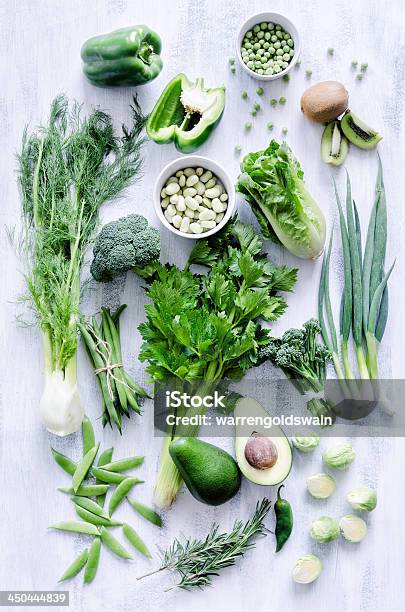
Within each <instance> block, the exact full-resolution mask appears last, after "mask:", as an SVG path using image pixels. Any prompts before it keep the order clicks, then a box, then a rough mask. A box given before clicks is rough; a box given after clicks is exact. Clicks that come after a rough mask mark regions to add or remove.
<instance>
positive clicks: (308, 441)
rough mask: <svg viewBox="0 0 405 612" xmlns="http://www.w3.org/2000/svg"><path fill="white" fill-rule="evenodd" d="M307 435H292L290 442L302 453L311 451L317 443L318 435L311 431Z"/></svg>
mask: <svg viewBox="0 0 405 612" xmlns="http://www.w3.org/2000/svg"><path fill="white" fill-rule="evenodd" d="M308 434H309V435H308V436H293V437H292V438H291V442H292V443H293V445H294V446H295V448H296V449H297V450H299V451H301V452H302V453H311V452H312V451H313V450H315V449H316V447H317V446H318V444H319V436H318V435H317V434H316V433H315V432H313V431H311V432H308Z"/></svg>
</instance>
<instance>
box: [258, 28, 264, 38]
mask: <svg viewBox="0 0 405 612" xmlns="http://www.w3.org/2000/svg"><path fill="white" fill-rule="evenodd" d="M257 38H258V39H259V40H260V39H261V38H264V32H262V31H261V30H260V32H258V33H257Z"/></svg>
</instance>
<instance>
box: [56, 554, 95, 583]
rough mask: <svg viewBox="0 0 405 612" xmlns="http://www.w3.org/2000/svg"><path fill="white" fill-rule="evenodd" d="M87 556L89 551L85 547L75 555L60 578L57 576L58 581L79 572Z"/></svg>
mask: <svg viewBox="0 0 405 612" xmlns="http://www.w3.org/2000/svg"><path fill="white" fill-rule="evenodd" d="M88 556H89V551H88V549H87V548H85V549H84V551H83V552H82V553H81V554H80V555H79V556H78V557H76V559H75V560H74V561H73V563H71V564H70V565H69V567H68V568H67V570H66V572H65V573H64V574H63V576H62V577H61V578H59V580H58V582H63V581H64V580H69V579H70V578H74V577H75V576H77V574H78V573H79V572H80V570H81V569H82V568H83V567H84V566H85V565H86V563H87V559H88Z"/></svg>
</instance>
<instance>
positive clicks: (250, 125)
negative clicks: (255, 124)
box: [245, 121, 252, 130]
mask: <svg viewBox="0 0 405 612" xmlns="http://www.w3.org/2000/svg"><path fill="white" fill-rule="evenodd" d="M251 129H252V124H251V123H250V122H249V121H248V122H247V123H245V130H251Z"/></svg>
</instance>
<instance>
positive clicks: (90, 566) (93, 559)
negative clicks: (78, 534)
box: [84, 537, 101, 583]
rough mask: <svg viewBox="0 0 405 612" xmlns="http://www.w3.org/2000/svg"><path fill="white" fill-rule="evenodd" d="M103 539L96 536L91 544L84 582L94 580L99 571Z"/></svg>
mask: <svg viewBox="0 0 405 612" xmlns="http://www.w3.org/2000/svg"><path fill="white" fill-rule="evenodd" d="M100 550H101V539H100V538H99V537H97V538H94V540H93V543H92V545H91V546H90V550H89V554H88V558H87V562H86V567H85V570H84V582H85V583H90V582H92V581H93V580H94V577H95V575H96V573H97V568H98V563H99V561H100Z"/></svg>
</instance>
